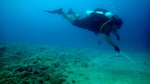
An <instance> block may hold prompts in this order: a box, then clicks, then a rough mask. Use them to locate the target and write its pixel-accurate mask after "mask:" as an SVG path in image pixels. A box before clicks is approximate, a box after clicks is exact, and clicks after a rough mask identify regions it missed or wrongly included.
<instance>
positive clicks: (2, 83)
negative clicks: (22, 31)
mask: <svg viewBox="0 0 150 84" xmlns="http://www.w3.org/2000/svg"><path fill="white" fill-rule="evenodd" d="M133 55H134V56H133ZM142 55H147V56H150V53H142V52H139V53H137V52H135V53H132V59H134V61H135V62H136V64H134V63H132V62H130V61H129V60H127V59H126V58H124V57H122V56H116V55H115V54H114V52H109V51H100V50H96V49H85V48H82V49H81V48H63V47H56V46H50V45H38V46H37V45H32V44H23V45H22V44H5V43H1V44H0V84H150V62H149V61H146V60H142V59H141V60H140V58H133V57H136V56H137V57H140V56H141V57H142Z"/></svg>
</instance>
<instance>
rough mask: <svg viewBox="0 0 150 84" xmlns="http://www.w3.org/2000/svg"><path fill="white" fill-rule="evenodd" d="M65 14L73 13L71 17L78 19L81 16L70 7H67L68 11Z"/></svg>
mask: <svg viewBox="0 0 150 84" xmlns="http://www.w3.org/2000/svg"><path fill="white" fill-rule="evenodd" d="M67 14H68V15H73V17H74V18H75V19H80V18H81V16H80V15H79V14H77V13H75V12H74V11H73V10H72V9H69V11H68V12H67Z"/></svg>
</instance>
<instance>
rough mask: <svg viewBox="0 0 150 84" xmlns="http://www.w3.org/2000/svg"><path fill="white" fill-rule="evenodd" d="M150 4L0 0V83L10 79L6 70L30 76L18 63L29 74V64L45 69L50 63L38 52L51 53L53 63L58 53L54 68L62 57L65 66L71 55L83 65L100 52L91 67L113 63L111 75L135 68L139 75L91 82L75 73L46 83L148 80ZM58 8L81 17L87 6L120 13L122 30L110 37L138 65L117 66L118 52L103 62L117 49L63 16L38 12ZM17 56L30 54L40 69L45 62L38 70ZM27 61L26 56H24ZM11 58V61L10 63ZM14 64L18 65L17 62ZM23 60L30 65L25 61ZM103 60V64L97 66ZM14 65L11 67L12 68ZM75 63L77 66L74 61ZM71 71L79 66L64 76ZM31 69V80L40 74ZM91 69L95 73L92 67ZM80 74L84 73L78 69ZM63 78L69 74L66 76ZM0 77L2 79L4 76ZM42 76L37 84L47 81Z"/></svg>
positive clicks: (145, 83) (126, 0)
mask: <svg viewBox="0 0 150 84" xmlns="http://www.w3.org/2000/svg"><path fill="white" fill-rule="evenodd" d="M149 5H150V1H148V0H0V59H1V62H0V64H1V65H0V67H1V69H0V70H1V73H0V84H9V83H10V81H7V80H8V79H9V78H8V76H9V77H10V75H6V77H4V73H6V72H7V74H8V72H9V73H11V72H12V73H13V75H14V74H15V76H17V77H18V71H19V73H21V75H23V77H22V76H21V78H23V81H24V80H26V78H24V77H26V76H27V77H29V76H31V74H24V73H23V72H21V71H20V70H21V69H20V66H22V67H23V68H22V69H23V71H27V72H29V73H30V70H32V68H31V67H33V68H34V69H33V71H35V69H40V70H43V72H44V70H46V71H45V72H47V71H48V70H49V69H47V66H48V67H49V66H50V65H47V64H48V63H45V62H47V61H44V60H45V59H43V60H42V61H41V59H42V58H43V57H42V56H45V57H50V56H53V57H54V59H53V61H54V60H55V55H56V58H57V56H58V58H59V61H54V66H55V67H54V68H58V66H61V64H57V62H59V63H60V62H62V61H63V62H62V64H63V63H64V64H63V65H62V66H64V65H65V62H64V61H66V59H67V58H68V59H67V64H69V63H70V61H68V60H72V59H76V61H77V63H78V61H79V60H80V61H84V63H87V62H89V61H88V60H92V59H94V58H95V59H97V58H96V57H98V58H99V56H100V57H102V59H103V57H104V59H105V58H106V60H103V61H102V59H101V60H99V61H98V60H97V61H95V60H94V61H91V62H92V63H94V64H95V67H96V66H99V67H101V68H103V67H104V66H108V67H109V68H106V72H107V71H108V72H110V73H111V69H112V68H110V67H114V66H115V70H116V72H117V73H115V72H114V73H113V74H114V75H116V74H120V73H119V72H121V73H122V72H127V73H128V74H126V75H123V76H122V75H119V77H122V78H123V79H124V78H128V77H125V76H129V78H130V77H131V74H129V72H134V70H135V72H136V71H138V72H139V73H140V76H139V75H138V77H139V79H134V78H133V80H129V79H125V81H123V79H120V80H117V78H118V77H117V76H116V77H115V79H113V78H114V77H109V79H112V80H113V81H111V82H110V81H109V80H107V79H103V80H100V78H99V79H96V78H93V79H92V78H91V80H92V81H90V82H85V81H88V80H90V78H88V76H87V77H85V78H83V79H84V80H78V79H77V78H78V76H71V77H72V79H71V78H70V79H69V77H68V80H70V81H69V82H68V83H65V82H64V80H61V82H56V81H55V80H53V82H51V84H63V83H64V84H150V81H149V80H148V79H149V78H150V73H149V70H150V63H149V60H150V44H149V43H150V37H149V36H150V34H149V32H150V28H149V19H150V17H149V15H150V11H149ZM58 8H63V10H64V11H65V12H67V11H68V10H69V9H70V8H71V9H73V10H74V11H75V12H76V13H78V14H80V15H82V16H85V12H86V10H94V9H95V8H104V9H107V10H109V11H111V12H113V13H114V14H117V15H119V17H121V18H122V19H123V22H124V23H123V26H122V28H121V29H120V30H119V31H118V32H119V34H120V37H121V40H120V41H116V38H115V37H114V36H112V38H113V39H114V40H115V42H116V43H117V44H118V45H119V47H120V49H121V50H122V51H123V52H124V53H125V54H127V55H129V56H130V57H131V58H133V59H135V60H136V61H137V65H134V64H130V63H128V62H127V63H123V64H122V62H120V61H121V60H123V59H122V58H121V60H120V57H119V56H118V57H119V59H118V58H117V59H115V61H114V58H113V59H111V62H110V59H109V60H107V56H106V57H105V55H107V54H108V55H109V56H110V57H111V56H112V55H114V54H116V52H115V51H114V49H113V48H112V47H111V46H110V45H108V44H107V42H106V41H105V39H104V38H101V39H102V41H103V43H102V44H98V37H97V36H96V35H95V34H94V33H93V32H91V31H88V30H84V29H81V28H78V27H75V26H73V25H71V24H70V23H69V22H67V21H66V20H65V19H64V18H63V17H62V16H59V15H57V14H49V13H46V12H43V10H55V9H58ZM35 45H36V46H35ZM43 46H44V47H43ZM66 48H67V49H66ZM74 48H75V49H74ZM65 49H66V50H65ZM19 50H20V51H19ZM18 51H19V52H18ZM51 52H53V53H51ZM54 52H55V53H54ZM62 52H63V53H67V55H68V56H70V57H66V54H65V55H62ZM35 53H36V54H35ZM60 54H61V57H63V58H61V59H60V57H59V56H60ZM110 54H111V55H110ZM14 55H15V57H14ZM10 56H13V57H14V58H11V57H10ZM72 56H73V57H72ZM80 56H81V58H82V56H83V58H82V59H81V58H80ZM93 56H94V57H93ZM109 56H108V57H109ZM20 57H21V58H20ZM22 57H29V58H30V57H31V58H30V59H33V58H35V59H34V61H36V62H37V59H38V61H41V62H38V63H37V64H39V63H44V64H42V65H40V66H39V67H43V66H44V69H43V68H42V69H41V68H38V67H37V66H36V65H35V64H36V63H35V64H34V63H33V64H34V65H33V64H32V62H31V61H33V60H28V61H27V62H23V63H22V62H20V61H22V60H23V59H24V58H22ZM32 57H33V58H32ZM64 57H66V58H64ZM84 57H85V59H87V58H86V57H88V60H85V59H84ZM115 57H117V56H115ZM7 58H8V59H7ZM16 58H17V59H16ZM27 59H28V58H25V60H27ZM46 59H47V58H46ZM48 59H49V58H48ZM6 60H7V61H6ZM12 60H13V62H11V61H12ZM112 60H113V63H114V62H115V63H114V65H111V64H112ZM5 62H7V63H5ZM18 62H20V63H22V64H21V65H17V66H16V64H17V63H18ZM28 62H29V63H31V64H29V63H28ZM101 62H102V63H101ZM117 62H118V63H117ZM11 63H12V65H11ZM13 63H14V64H13ZM26 63H28V64H26ZM51 63H53V62H52V61H51V62H50V61H49V64H51ZM55 63H56V64H55ZM79 63H80V62H79ZM103 63H104V65H97V64H103ZM109 63H110V64H109ZM119 64H122V65H124V66H126V67H130V66H136V67H132V70H131V71H130V69H129V72H128V70H126V69H125V70H124V68H125V67H124V68H123V69H122V68H121V69H120V68H119V69H118V67H120V66H122V65H119ZM126 64H127V65H126ZM138 64H139V65H138ZM27 65H29V66H27ZM79 65H80V64H79ZM14 66H16V67H15V68H14ZM70 66H71V65H70ZM75 66H77V67H78V64H77V65H75ZM83 66H84V67H82V68H81V69H82V70H83V72H85V71H86V67H87V65H86V64H85V65H83ZM90 66H91V67H92V64H91V65H89V67H90ZM139 66H140V67H139ZM9 67H11V68H12V69H10V68H9ZM45 67H46V69H45ZM73 67H74V66H73ZM145 67H146V68H145ZM8 68H9V69H8ZM18 68H19V69H18ZM26 68H27V69H26ZM84 68H85V69H84ZM139 68H140V70H139ZM78 69H79V67H78ZM93 69H94V70H97V68H93ZM93 69H92V70H93ZM141 69H142V70H141ZM67 70H68V69H67ZM67 70H66V71H67ZM82 70H80V69H79V71H81V72H82ZM113 70H114V68H113ZM113 70H112V71H113ZM55 71H56V72H57V71H61V70H59V69H58V70H55ZM74 71H78V70H77V69H75V70H74V69H71V70H70V71H69V74H72V73H76V72H74ZM31 72H32V71H31ZM45 72H44V73H45ZM102 72H103V71H102ZM104 72H105V71H104ZM106 72H105V75H108V73H106ZM138 72H137V73H138ZM16 73H17V74H16ZM32 73H33V72H32ZM34 73H35V74H34V76H32V77H33V78H34V81H35V79H36V77H37V76H39V74H38V72H37V73H36V72H34ZM88 73H89V72H88ZM91 73H95V74H97V73H96V71H95V72H91ZM37 74H38V75H37ZM111 74H112V73H111ZM123 74H124V73H123ZM141 74H142V76H141ZM40 75H41V74H40ZM79 75H80V76H83V74H82V73H81V74H79ZM97 75H98V74H97ZM114 75H113V76H114ZM67 76H69V75H68V74H67ZM90 76H91V75H90ZM132 76H133V77H136V76H137V75H133V74H132ZM2 77H4V79H3V78H2ZM11 77H12V78H13V77H14V76H12V74H11ZM19 77H20V76H19ZM46 77H47V76H46ZM76 77H77V78H76ZM101 77H103V76H101ZM57 78H58V79H60V78H59V77H56V78H54V79H57ZM73 78H74V79H73ZM104 78H108V77H104ZM39 79H40V78H39ZM43 79H45V78H43ZM43 79H42V78H41V79H40V82H38V83H39V84H49V83H48V82H46V83H45V82H43V81H42V80H43ZM81 79H82V78H81ZM130 79H131V78H130ZM142 79H143V80H142ZM9 80H10V79H9ZM15 80H17V82H16V81H15V82H14V81H13V82H14V84H30V83H29V82H31V79H30V80H29V79H28V80H27V83H26V81H24V82H18V80H20V79H19V78H17V79H15ZM47 80H48V79H47ZM138 80H142V82H143V83H138V82H137V81H138ZM38 81H39V80H38ZM41 81H42V82H41ZM48 81H52V80H48ZM95 81H97V82H95ZM106 81H107V82H106ZM118 81H119V82H118ZM121 81H122V82H121ZM11 82H12V81H11ZM38 83H36V82H34V83H33V84H38ZM31 84H32V83H31Z"/></svg>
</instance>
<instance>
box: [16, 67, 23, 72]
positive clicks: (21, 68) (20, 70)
mask: <svg viewBox="0 0 150 84" xmlns="http://www.w3.org/2000/svg"><path fill="white" fill-rule="evenodd" d="M16 71H19V72H23V71H24V68H23V67H20V68H18V69H17V70H16Z"/></svg>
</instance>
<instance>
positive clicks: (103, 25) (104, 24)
mask: <svg viewBox="0 0 150 84" xmlns="http://www.w3.org/2000/svg"><path fill="white" fill-rule="evenodd" d="M111 21H112V20H111V19H109V20H107V21H106V22H105V23H103V24H102V25H101V26H100V28H99V32H102V29H103V28H104V27H105V26H106V25H107V24H108V23H110V22H111Z"/></svg>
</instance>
